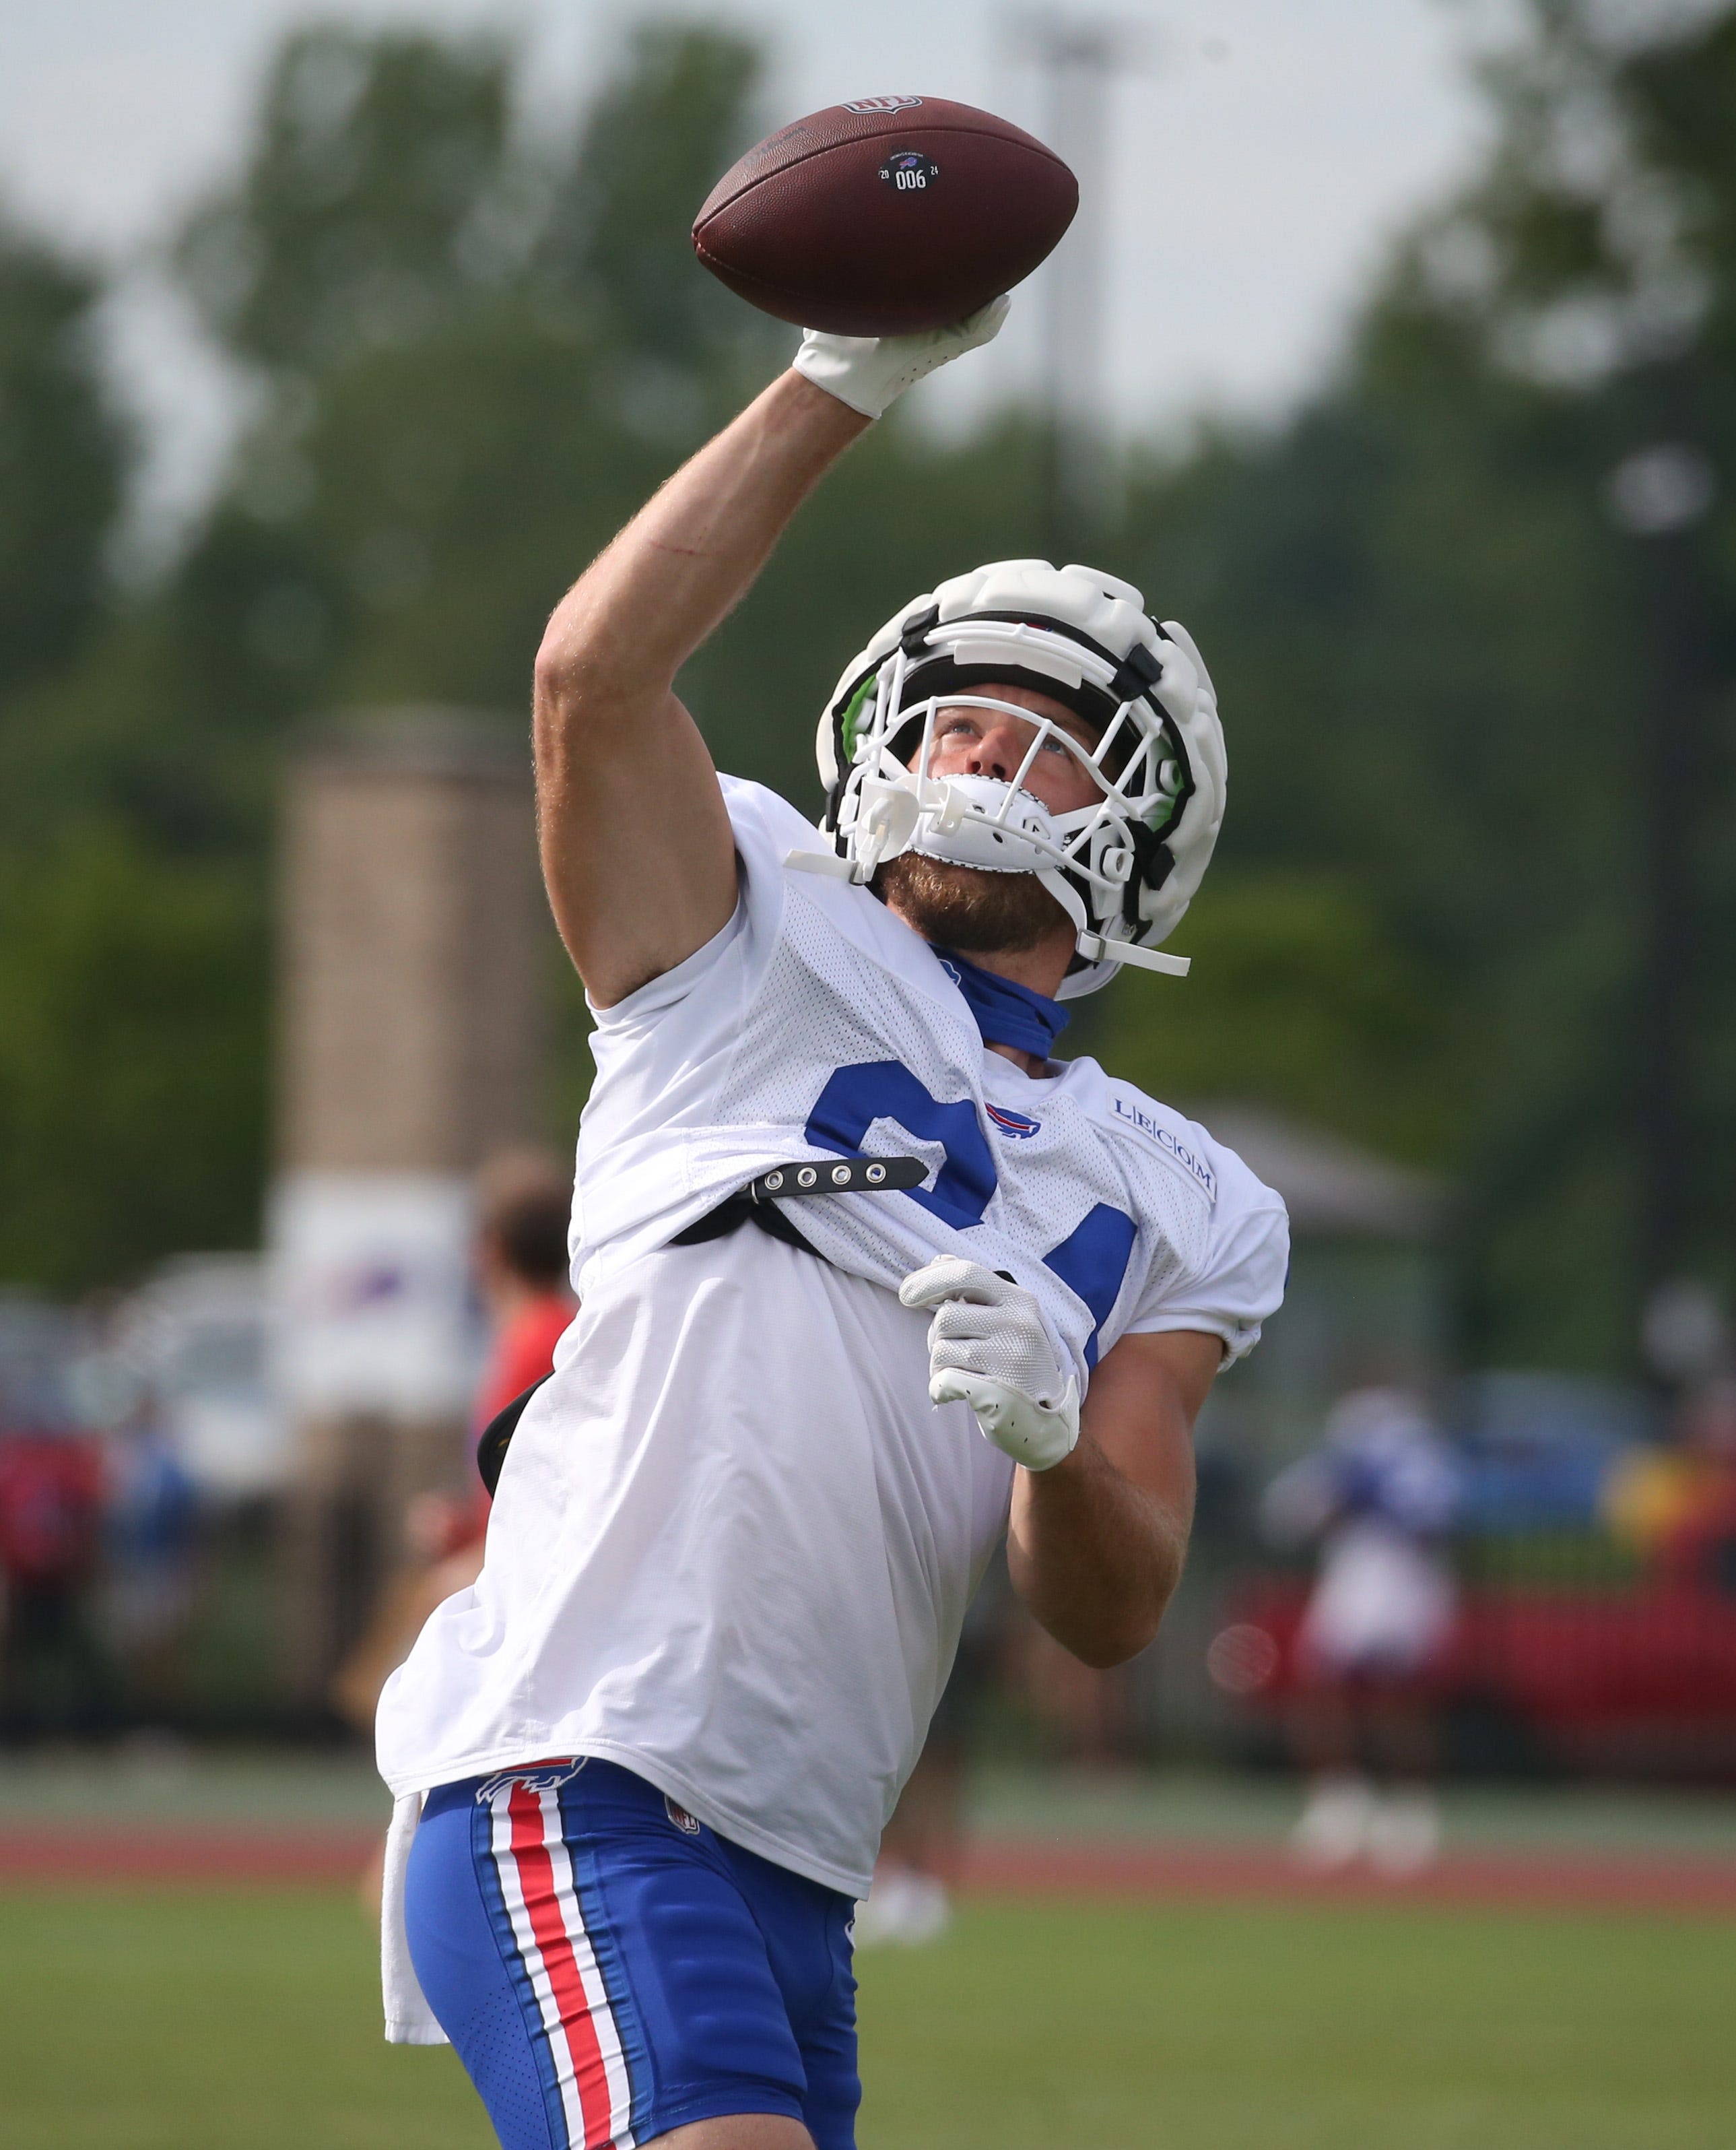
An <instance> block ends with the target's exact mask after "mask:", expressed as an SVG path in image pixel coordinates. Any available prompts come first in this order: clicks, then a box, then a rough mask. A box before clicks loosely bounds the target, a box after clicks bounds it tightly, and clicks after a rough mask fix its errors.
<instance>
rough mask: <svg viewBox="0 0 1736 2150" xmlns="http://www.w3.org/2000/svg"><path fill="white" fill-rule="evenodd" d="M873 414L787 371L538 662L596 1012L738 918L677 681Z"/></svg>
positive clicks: (701, 458)
mask: <svg viewBox="0 0 1736 2150" xmlns="http://www.w3.org/2000/svg"><path fill="white" fill-rule="evenodd" d="M868 422H869V421H868V420H867V419H866V418H865V417H864V416H861V415H860V413H859V412H857V411H853V410H851V409H850V407H849V406H847V405H846V404H844V403H841V402H840V401H838V400H837V399H836V398H835V396H830V395H828V394H827V393H826V392H825V390H824V389H820V388H816V387H815V386H814V385H813V383H812V382H811V381H807V380H805V379H804V378H803V377H802V376H801V375H800V374H798V373H795V372H790V373H785V374H781V375H780V376H779V377H778V379H777V380H775V381H774V382H773V383H772V385H771V386H770V388H768V389H767V390H766V391H765V394H764V395H762V396H760V397H759V398H758V399H757V400H756V401H754V402H753V403H751V404H749V406H748V408H747V409H746V410H745V411H743V412H742V414H741V416H739V418H737V419H736V420H735V421H734V424H733V425H731V426H728V427H727V428H726V429H725V430H724V432H721V433H719V435H718V437H716V439H715V440H714V441H712V442H709V444H708V445H707V446H706V447H704V448H702V449H701V450H700V451H699V454H698V455H696V456H695V457H694V458H693V460H692V462H689V463H687V464H684V466H683V467H682V468H681V469H680V470H679V471H677V472H676V473H675V475H674V477H672V478H671V479H670V480H669V482H668V484H667V485H665V486H664V487H663V489H662V490H661V491H660V492H659V493H658V494H657V495H656V496H655V497H654V498H653V499H652V500H651V501H650V502H649V503H648V505H647V506H646V507H643V508H642V509H641V510H640V511H639V512H638V514H637V515H636V516H635V517H633V521H632V522H629V523H628V526H627V527H626V528H625V529H624V530H623V532H621V534H620V536H619V537H618V538H616V539H615V541H614V543H613V544H612V545H610V546H609V548H608V550H607V551H606V552H605V553H602V554H601V555H599V557H598V558H597V559H596V560H594V561H593V563H592V564H591V566H590V567H589V568H587V569H586V570H585V572H584V573H583V575H581V576H580V578H578V582H576V583H574V584H573V588H571V589H570V590H568V593H567V594H566V596H565V597H564V598H562V600H561V602H560V603H559V604H558V605H557V606H556V608H555V610H554V613H553V618H551V619H550V621H549V623H548V630H547V632H546V633H544V635H543V638H542V648H541V649H539V650H538V652H537V671H536V699H535V704H534V719H533V737H534V739H535V743H536V755H537V820H538V826H539V830H540V834H541V841H542V871H543V876H544V877H545V879H546V880H547V881H548V896H549V901H550V903H551V904H552V906H553V910H554V916H555V923H556V924H557V925H558V926H559V928H560V931H561V938H562V939H563V941H565V942H566V944H567V949H568V953H569V954H570V955H571V956H572V958H573V962H574V964H575V965H576V966H577V967H578V972H579V975H580V977H582V978H583V980H584V982H585V986H586V988H587V990H588V992H589V993H590V995H591V997H592V999H593V1001H594V1002H596V1003H597V1004H598V1007H608V1006H610V1005H612V1004H613V1002H616V1001H618V1000H622V999H623V998H624V997H626V996H627V995H628V993H630V992H633V989H634V988H635V987H638V986H641V985H643V984H644V983H645V982H646V981H647V980H648V979H650V978H654V977H659V975H660V974H661V973H662V972H664V971H667V970H670V969H672V968H673V967H674V965H676V964H677V963H679V962H680V961H683V959H684V957H686V956H690V955H692V953H693V952H694V950H695V949H696V948H699V947H703V946H704V944H705V942H706V941H709V939H710V938H711V936H713V935H714V933H717V932H718V931H720V930H721V929H722V928H723V926H725V925H726V924H727V923H728V922H729V914H730V912H731V911H733V910H734V906H735V853H734V844H733V842H732V840H731V837H730V834H729V820H728V817H727V816H726V815H725V814H724V802H723V798H722V795H721V794H720V793H719V790H718V783H717V773H716V771H715V770H714V768H713V767H712V764H711V757H710V755H709V754H708V753H707V752H706V749H705V743H704V740H703V739H701V738H700V736H699V729H698V727H697V726H696V725H695V724H694V720H693V719H692V718H691V717H690V716H689V714H688V713H687V711H686V710H685V709H684V708H683V707H682V705H681V704H680V702H679V700H677V699H676V697H675V694H674V684H673V683H674V678H675V674H677V673H678V672H679V670H680V669H681V667H682V665H683V664H684V663H685V662H686V660H687V659H688V658H689V657H690V656H691V655H692V654H693V653H694V650H695V649H698V647H699V644H700V643H702V642H703V641H704V639H705V638H706V636H707V635H708V634H709V633H711V631H712V629H713V628H714V627H715V626H716V625H717V624H718V623H719V621H720V620H721V619H722V618H724V615H725V614H726V613H728V612H729V609H730V608H731V607H732V606H734V604H735V603H737V602H738V601H739V599H740V598H741V597H742V596H743V595H744V593H745V592H746V591H747V589H748V588H749V585H750V584H751V583H752V582H753V580H754V577H755V575H757V574H758V573H759V572H760V568H761V567H762V566H763V565H764V564H765V559H766V557H767V555H768V554H769V553H770V551H771V548H772V547H773V545H774V544H775V543H776V542H777V539H778V538H779V537H780V534H781V533H782V532H783V530H784V528H785V525H786V524H787V523H788V522H789V521H790V517H791V516H793V515H794V514H795V511H796V509H797V508H798V507H800V505H801V503H802V502H803V501H804V500H805V498H806V497H807V496H808V494H809V493H810V492H811V491H812V490H813V488H814V487H815V484H816V483H817V482H819V480H820V477H822V476H823V475H824V473H825V471H826V470H827V469H828V468H829V467H830V465H831V464H832V463H833V462H835V461H836V460H837V458H838V457H839V456H840V455H841V454H842V453H843V452H844V451H845V448H847V447H849V446H850V442H852V441H853V440H854V439H855V437H856V436H857V435H858V434H859V433H860V432H864V431H865V428H866V426H867V425H868Z"/></svg>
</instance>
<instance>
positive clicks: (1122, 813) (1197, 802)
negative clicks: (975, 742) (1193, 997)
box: [816, 560, 1226, 998]
mask: <svg viewBox="0 0 1736 2150" xmlns="http://www.w3.org/2000/svg"><path fill="white" fill-rule="evenodd" d="M995 682H1001V683H1005V684H1014V683H1017V684H1021V685H1023V686H1027V687H1032V688H1035V689H1039V690H1041V691H1042V692H1043V693H1046V694H1050V695H1052V696H1053V697H1054V698H1056V699H1058V700H1061V701H1062V702H1065V703H1067V704H1069V705H1070V706H1071V707H1072V708H1073V709H1077V711H1078V712H1079V713H1080V714H1082V715H1085V716H1087V717H1088V718H1089V719H1091V720H1092V721H1093V723H1094V724H1098V726H1100V727H1101V728H1102V729H1101V730H1100V733H1099V737H1098V744H1097V747H1096V748H1095V749H1082V747H1080V745H1079V744H1077V741H1075V740H1073V739H1072V738H1071V737H1070V736H1069V734H1067V733H1066V732H1065V731H1064V730H1062V729H1060V728H1058V727H1053V728H1052V729H1054V730H1055V733H1056V736H1057V738H1060V739H1062V740H1063V741H1064V742H1065V743H1066V744H1067V745H1068V747H1069V748H1070V749H1071V750H1072V752H1073V753H1074V755H1076V757H1077V758H1078V759H1080V760H1083V761H1085V762H1087V763H1088V765H1089V766H1090V767H1091V769H1092V770H1093V775H1095V777H1096V778H1097V780H1098V783H1099V785H1100V786H1101V787H1102V789H1103V799H1102V800H1100V801H1099V802H1098V804H1097V805H1095V806H1093V807H1089V808H1086V809H1083V810H1081V811H1080V812H1077V813H1075V814H1070V815H1060V816H1056V817H1053V822H1052V826H1053V828H1054V829H1055V830H1057V832H1058V833H1059V837H1060V841H1061V850H1060V852H1059V853H1057V855H1056V856H1054V857H1053V858H1052V859H1050V860H1047V861H1045V862H1044V863H1045V865H1046V866H1047V867H1048V869H1049V870H1047V871H1043V873H1042V879H1043V881H1044V882H1045V885H1046V886H1048V887H1049V888H1050V890H1051V891H1052V893H1053V894H1054V895H1055V896H1056V898H1057V901H1059V902H1060V903H1061V904H1062V906H1063V908H1065V909H1066V910H1067V911H1068V912H1069V914H1070V915H1071V916H1072V917H1073V920H1074V922H1075V924H1076V926H1078V928H1079V929H1080V931H1081V932H1082V933H1083V932H1085V931H1093V932H1098V933H1102V934H1105V935H1107V936H1108V937H1110V938H1113V939H1117V940H1120V941H1128V942H1132V943H1133V944H1135V945H1137V946H1142V947H1147V948H1153V947H1155V946H1157V945H1158V943H1159V942H1160V941H1163V940H1164V939H1166V938H1167V937H1168V935H1169V933H1170V932H1171V931H1173V929H1174V927H1175V925H1176V923H1177V921H1178V920H1179V919H1180V918H1181V916H1182V915H1183V912H1184V911H1186V909H1187V907H1188V903H1189V902H1190V901H1192V899H1193V892H1194V891H1195V890H1196V889H1197V888H1198V887H1199V883H1200V880H1201V877H1202V876H1203V875H1204V872H1205V869H1206V866H1207V863H1208V861H1209V860H1210V858H1211V855H1212V849H1213V846H1214V844H1215V843H1216V841H1217V838H1218V831H1219V828H1220V826H1221V825H1222V824H1223V820H1224V788H1225V775H1226V771H1225V760H1224V734H1223V730H1222V728H1221V727H1220V725H1219V721H1218V705H1217V697H1216V694H1215V693H1214V690H1213V688H1212V683H1211V680H1210V679H1209V676H1208V674H1207V673H1206V669H1205V666H1204V663H1203V662H1202V660H1201V659H1200V655H1199V650H1198V649H1196V648H1195V647H1194V644H1193V639H1192V638H1191V637H1190V636H1189V635H1188V632H1187V630H1186V629H1185V628H1183V627H1181V626H1180V625H1179V624H1178V623H1176V622H1175V621H1173V620H1169V621H1165V622H1164V623H1163V626H1162V627H1161V628H1160V627H1159V626H1158V624H1157V623H1156V622H1155V621H1153V619H1151V618H1149V617H1148V614H1147V613H1146V611H1145V609H1144V599H1143V597H1142V596H1141V594H1140V593H1139V592H1138V590H1137V589H1135V588H1133V585H1132V584H1131V583H1123V582H1121V581H1118V579H1117V578H1115V577H1113V576H1112V575H1106V574H1103V573H1099V572H1098V570H1097V569H1095V568H1086V567H1080V566H1077V565H1074V566H1069V567H1065V568H1054V567H1052V566H1051V565H1050V564H1049V563H1048V562H1047V560H999V561H995V562H993V563H991V564H990V565H988V566H987V567H982V568H977V569H975V570H974V571H973V572H972V573H970V574H966V575H957V576H954V577H953V578H951V580H950V581H947V582H944V583H941V585H940V586H939V588H936V590H934V591H932V592H931V593H927V594H925V595H924V596H921V597H919V598H913V599H912V600H911V603H909V604H907V605H906V606H905V608H903V610H902V611H901V612H900V613H897V614H896V616H895V617H894V618H891V619H890V620H888V621H887V622H886V624H885V626H884V627H882V628H881V629H880V631H879V633H877V634H876V635H875V636H874V637H873V638H872V639H871V641H870V643H868V645H867V647H866V648H865V649H863V650H862V651H861V652H860V653H859V654H858V655H857V656H855V658H853V659H851V661H850V664H849V665H848V666H847V667H846V668H845V672H844V675H843V677H842V678H841V679H840V680H839V682H838V685H837V688H836V690H835V693H834V694H833V695H832V698H831V699H830V702H829V703H828V704H827V705H826V709H825V714H824V715H823V716H822V718H821V719H820V729H819V735H818V739H817V740H816V749H817V759H818V761H819V765H820V781H821V782H822V783H823V784H824V785H825V788H826V800H827V809H826V816H825V825H826V827H827V829H828V830H830V832H831V833H832V835H833V837H834V841H835V845H836V848H837V850H838V851H839V853H840V855H841V856H843V857H845V858H848V859H850V861H851V862H852V864H853V865H854V864H856V863H858V861H859V858H860V855H861V854H862V852H864V851H865V850H868V849H869V846H868V845H867V844H866V843H865V839H864V832H865V830H867V829H868V827H869V825H870V821H871V815H870V814H869V813H867V812H866V811H865V810H864V807H863V800H864V796H865V795H864V792H863V788H862V787H863V785H864V784H865V783H866V784H868V785H870V787H871V790H873V789H874V788H875V787H876V785H878V788H879V789H880V790H882V791H883V790H885V788H886V783H887V782H888V781H889V780H890V781H891V782H892V783H894V784H906V785H907V784H908V783H909V781H910V780H909V778H908V775H907V774H906V772H907V770H908V767H909V763H910V760H911V757H912V755H915V754H916V750H917V749H918V747H919V745H921V743H922V742H923V740H924V739H926V738H927V737H928V736H929V727H931V724H932V722H933V713H934V710H935V709H936V708H937V707H938V706H940V705H941V703H943V702H945V703H951V702H954V701H956V699H957V698H958V696H959V695H961V694H964V695H980V696H983V697H985V698H987V699H990V700H992V697H993V684H992V683H995ZM1020 714H1028V713H1027V712H1023V711H1021V712H1020ZM1043 721H1044V722H1047V720H1043ZM917 840H918V841H919V843H920V838H918V839H917ZM897 847H898V848H901V847H902V846H901V845H900V846H897ZM879 855H881V856H886V855H891V851H889V850H881V852H880V854H879ZM1117 968H1118V965H1117V964H1115V963H1113V962H1112V961H1088V960H1087V959H1086V958H1085V957H1083V956H1081V957H1079V958H1077V959H1076V961H1075V967H1074V969H1073V971H1072V972H1071V973H1070V974H1069V976H1068V977H1067V980H1066V981H1065V982H1064V983H1063V985H1062V989H1061V990H1062V997H1063V998H1073V997H1077V996H1078V995H1080V994H1082V993H1086V992H1092V991H1093V990H1094V989H1095V988H1096V987H1098V986H1100V985H1103V984H1105V983H1107V982H1108V979H1109V978H1111V977H1113V975H1114V973H1115V972H1116V970H1117Z"/></svg>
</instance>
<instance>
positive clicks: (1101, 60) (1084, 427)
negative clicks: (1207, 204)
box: [1013, 10, 1151, 567]
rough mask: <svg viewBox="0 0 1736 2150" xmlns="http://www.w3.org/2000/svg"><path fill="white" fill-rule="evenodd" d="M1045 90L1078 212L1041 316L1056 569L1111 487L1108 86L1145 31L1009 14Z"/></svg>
mask: <svg viewBox="0 0 1736 2150" xmlns="http://www.w3.org/2000/svg"><path fill="white" fill-rule="evenodd" d="M1013 26H1014V33H1015V36H1016V38H1017V41H1018V43H1019V44H1020V46H1022V48H1023V49H1024V50H1025V51H1026V52H1027V53H1029V54H1030V56H1031V57H1032V58H1033V59H1034V60H1035V61H1036V63H1037V67H1038V68H1039V70H1040V71H1041V72H1042V75H1043V78H1044V82H1045V112H1044V122H1043V125H1044V135H1045V139H1047V143H1048V145H1049V147H1050V148H1051V149H1053V150H1054V152H1055V154H1057V156H1058V157H1061V158H1062V159H1064V160H1065V161H1066V163H1067V164H1068V165H1069V166H1070V167H1071V168H1072V172H1073V174H1074V175H1075V177H1076V178H1077V180H1078V182H1079V213H1078V214H1077V217H1075V219H1074V220H1073V225H1072V230H1070V231H1069V232H1068V233H1067V236H1066V238H1065V239H1063V240H1062V242H1061V244H1060V245H1059V246H1058V247H1057V249H1056V250H1055V253H1054V255H1053V256H1052V259H1051V260H1050V262H1049V265H1048V272H1047V291H1046V293H1045V307H1044V312H1043V406H1044V426H1043V442H1042V522H1043V540H1044V543H1045V544H1046V546H1047V549H1048V552H1049V554H1050V557H1051V558H1052V559H1053V560H1054V562H1055V563H1056V565H1057V567H1058V566H1060V565H1061V564H1062V563H1063V562H1064V561H1066V560H1067V559H1069V558H1073V557H1075V555H1076V554H1077V553H1078V552H1080V551H1082V550H1085V549H1087V542H1086V541H1088V540H1089V538H1090V537H1091V536H1092V534H1093V532H1094V530H1095V528H1096V527H1097V526H1098V523H1100V522H1102V521H1103V512H1102V510H1103V500H1104V497H1105V494H1106V492H1107V491H1108V487H1109V483H1110V477H1109V473H1108V468H1107V463H1106V458H1105V456H1104V453H1103V413H1104V409H1105V402H1106V396H1107V390H1106V386H1105V382H1104V378H1103V312H1104V295H1105V290H1106V285H1107V279H1106V276H1105V273H1104V254H1105V247H1104V240H1105V236H1106V227H1107V221H1108V220H1107V215H1106V208H1107V204H1106V200H1105V195H1106V192H1107V182H1108V169H1109V157H1108V135H1109V88H1110V85H1111V83H1113V81H1114V80H1115V78H1117V76H1118V75H1123V74H1128V73H1133V72H1134V71H1136V70H1137V69H1138V68H1141V67H1142V66H1143V65H1144V64H1146V63H1148V59H1149V55H1150V49H1151V33H1150V30H1149V28H1148V26H1147V25H1145V24H1143V23H1133V22H1128V21H1123V20H1116V19H1111V18H1103V17H1080V16H1069V15H1063V14H1060V13H1048V12H1047V11H1043V10H1035V11H1032V12H1030V13H1024V14H1021V15H1019V16H1017V17H1015V18H1014V25H1013Z"/></svg>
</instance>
